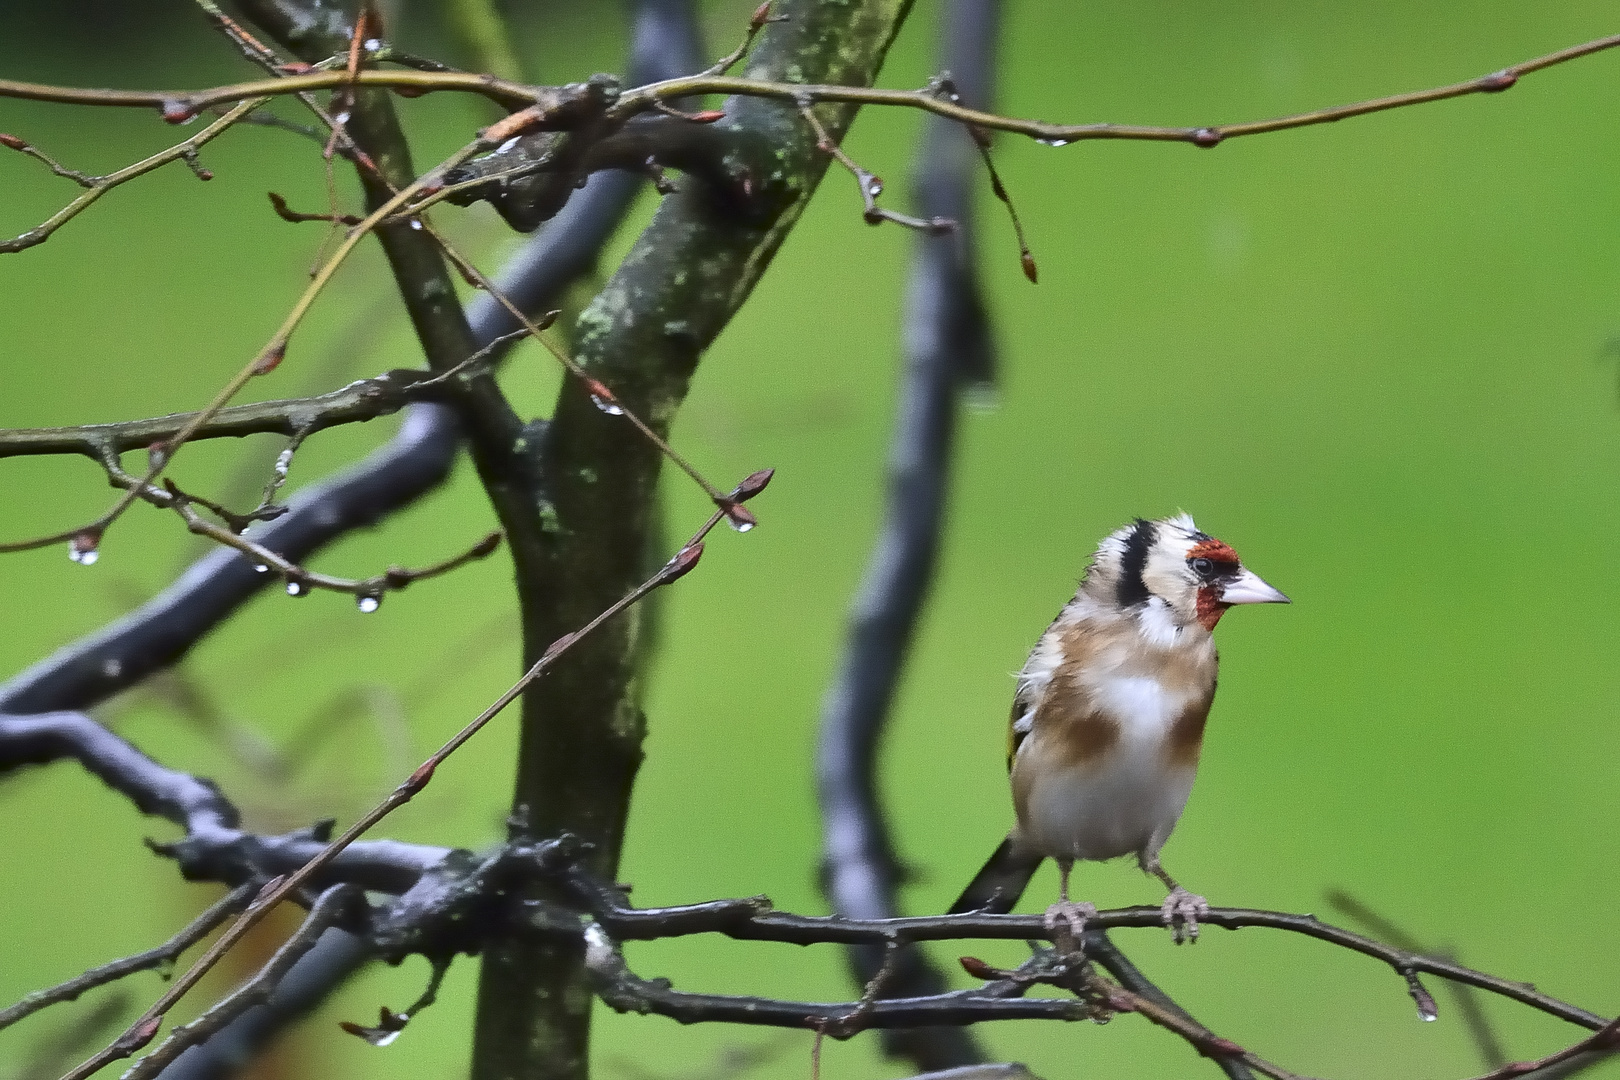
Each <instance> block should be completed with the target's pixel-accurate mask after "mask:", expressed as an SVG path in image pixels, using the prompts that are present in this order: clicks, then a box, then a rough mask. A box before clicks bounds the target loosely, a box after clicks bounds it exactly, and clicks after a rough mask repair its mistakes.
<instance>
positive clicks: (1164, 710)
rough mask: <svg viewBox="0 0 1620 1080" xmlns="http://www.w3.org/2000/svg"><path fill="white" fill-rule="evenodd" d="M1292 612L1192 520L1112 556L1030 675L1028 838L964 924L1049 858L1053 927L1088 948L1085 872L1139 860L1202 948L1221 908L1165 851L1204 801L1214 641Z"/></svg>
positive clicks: (1021, 685) (1012, 893)
mask: <svg viewBox="0 0 1620 1080" xmlns="http://www.w3.org/2000/svg"><path fill="white" fill-rule="evenodd" d="M1286 603H1288V597H1286V596H1284V595H1283V594H1282V593H1280V592H1278V591H1277V590H1276V589H1274V588H1272V587H1271V586H1270V585H1267V584H1266V583H1265V582H1264V581H1261V580H1260V578H1259V577H1257V576H1256V575H1255V574H1254V572H1253V571H1251V570H1248V569H1246V568H1245V567H1244V565H1243V564H1242V563H1241V562H1240V561H1239V560H1238V557H1237V552H1235V551H1233V550H1232V549H1231V548H1230V547H1228V546H1227V545H1226V544H1224V543H1222V542H1221V541H1219V540H1216V539H1215V538H1214V537H1212V536H1209V535H1208V534H1206V533H1203V532H1200V531H1199V529H1198V526H1197V525H1195V524H1193V520H1192V518H1190V517H1188V516H1187V515H1186V514H1178V515H1176V516H1175V517H1170V518H1165V519H1163V520H1160V521H1143V520H1140V519H1138V520H1137V521H1135V522H1133V523H1132V524H1130V525H1127V526H1125V527H1124V528H1122V529H1120V530H1118V531H1117V532H1114V533H1113V534H1111V535H1110V536H1108V537H1107V538H1106V539H1105V540H1103V542H1102V544H1101V545H1100V546H1099V547H1098V548H1097V554H1096V555H1095V556H1093V558H1092V563H1091V566H1090V567H1089V568H1088V569H1087V570H1086V574H1085V577H1084V579H1083V580H1082V581H1081V582H1080V588H1079V589H1078V590H1077V591H1076V592H1075V594H1074V599H1072V600H1070V601H1069V602H1068V604H1066V605H1065V606H1064V608H1063V610H1062V611H1061V612H1059V613H1058V617H1057V618H1056V619H1055V620H1053V622H1052V625H1051V626H1050V627H1048V628H1047V631H1046V633H1045V634H1043V635H1041V640H1040V641H1039V642H1037V643H1036V645H1035V649H1034V651H1033V652H1031V653H1030V654H1029V660H1028V661H1026V662H1025V664H1024V669H1023V671H1021V672H1019V675H1018V691H1017V693H1016V695H1015V696H1014V697H1013V706H1012V716H1011V717H1010V719H1009V721H1008V728H1007V771H1008V775H1009V777H1010V779H1011V781H1012V796H1013V808H1014V810H1016V812H1017V815H1018V825H1017V827H1016V828H1015V829H1013V831H1012V832H1011V833H1010V834H1009V835H1008V836H1007V839H1006V840H1004V841H1002V844H1001V846H1000V847H999V848H997V849H996V852H995V854H993V855H991V856H990V860H989V861H988V862H986V863H985V865H984V868H983V869H981V870H980V871H979V872H978V874H977V875H975V876H974V878H973V880H972V881H971V882H970V883H969V884H968V887H967V889H966V890H965V891H964V892H963V893H962V895H961V897H960V898H959V899H958V900H957V901H956V903H955V904H954V905H953V906H952V907H951V912H952V914H958V913H961V912H967V911H994V912H1005V911H1009V910H1011V909H1012V906H1013V905H1014V904H1016V903H1017V902H1018V898H1019V896H1021V895H1022V894H1023V891H1024V888H1025V887H1026V886H1027V885H1028V884H1029V879H1030V878H1031V876H1033V875H1034V873H1035V870H1036V868H1037V867H1038V866H1039V865H1040V864H1041V860H1043V859H1045V858H1048V857H1050V858H1053V859H1056V860H1057V864H1058V872H1059V874H1060V882H1061V884H1060V886H1059V893H1058V902H1057V903H1055V904H1053V905H1052V906H1051V907H1050V908H1049V909H1047V912H1046V923H1047V927H1048V929H1050V930H1059V929H1064V928H1066V929H1067V930H1068V931H1069V932H1070V933H1071V934H1072V935H1073V936H1074V940H1075V941H1076V942H1078V941H1079V939H1080V934H1081V933H1082V931H1083V930H1084V927H1085V920H1086V919H1087V918H1089V917H1090V916H1093V915H1095V914H1096V913H1097V909H1096V908H1095V907H1093V906H1092V905H1091V904H1087V903H1076V902H1074V901H1072V900H1070V899H1069V872H1070V870H1071V869H1072V868H1073V866H1074V863H1075V861H1076V860H1077V859H1084V860H1102V859H1113V858H1118V857H1119V856H1121V855H1135V856H1136V859H1137V862H1138V864H1139V865H1140V866H1141V867H1142V870H1143V871H1144V872H1146V873H1149V874H1153V875H1155V876H1156V877H1158V878H1159V880H1160V881H1162V882H1164V884H1165V887H1166V888H1167V889H1169V890H1170V894H1169V896H1167V897H1166V898H1165V901H1164V921H1165V924H1166V925H1167V926H1169V927H1171V929H1172V931H1173V932H1174V934H1175V940H1176V941H1177V942H1178V943H1179V942H1180V941H1182V940H1183V938H1184V937H1185V938H1186V939H1196V938H1197V937H1198V917H1199V916H1200V915H1207V914H1208V913H1209V904H1208V903H1207V902H1206V901H1205V900H1204V898H1203V897H1202V896H1198V895H1196V894H1194V893H1190V892H1188V891H1187V890H1186V889H1183V888H1182V887H1181V886H1180V885H1178V884H1176V882H1175V881H1174V880H1173V879H1172V878H1171V877H1170V875H1169V874H1167V873H1165V870H1164V867H1162V866H1160V865H1159V849H1160V848H1162V847H1163V846H1164V842H1165V841H1166V840H1168V839H1169V838H1170V831H1171V830H1172V829H1174V828H1175V827H1176V821H1177V820H1178V819H1180V817H1181V811H1182V808H1183V807H1184V806H1185V805H1186V804H1187V795H1188V794H1189V793H1190V792H1191V791H1192V784H1193V775H1194V773H1195V772H1196V771H1197V768H1198V753H1199V749H1200V747H1201V746H1202V745H1203V739H1204V720H1205V718H1206V717H1208V715H1209V706H1210V702H1212V701H1213V700H1214V698H1215V675H1216V665H1217V657H1216V653H1215V640H1214V638H1213V637H1212V636H1211V634H1212V631H1214V629H1215V624H1216V623H1217V622H1219V621H1220V618H1221V616H1222V615H1223V614H1224V613H1225V612H1226V609H1227V608H1229V607H1232V606H1233V605H1235V604H1286Z"/></svg>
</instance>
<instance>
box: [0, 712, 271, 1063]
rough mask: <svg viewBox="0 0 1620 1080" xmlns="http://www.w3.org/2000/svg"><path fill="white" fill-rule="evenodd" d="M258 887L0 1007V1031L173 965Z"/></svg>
mask: <svg viewBox="0 0 1620 1080" xmlns="http://www.w3.org/2000/svg"><path fill="white" fill-rule="evenodd" d="M4 723H5V718H3V717H0V749H4V745H5V744H4V741H3V740H4V738H5V735H4V731H5V728H4V726H3V725H4ZM257 891H258V887H257V886H256V885H252V884H248V885H240V886H238V887H237V888H235V889H233V890H232V891H231V892H229V893H227V894H226V895H225V896H223V897H221V898H220V899H219V900H216V901H215V902H214V903H213V904H212V905H211V906H210V907H209V908H208V909H207V910H206V911H204V912H203V913H202V914H200V915H198V916H197V917H196V918H195V919H193V920H191V922H190V923H188V924H187V925H186V926H185V928H183V929H182V930H181V931H180V932H179V933H177V934H175V935H174V936H173V937H172V938H170V939H169V940H168V941H165V942H164V943H163V944H162V945H159V946H157V947H156V948H153V949H148V950H146V951H145V952H141V953H136V954H135V955H134V956H126V957H123V958H121V959H118V960H114V961H112V962H110V963H106V964H102V965H101V966H100V967H94V968H91V969H90V970H89V971H86V972H85V973H84V974H83V975H78V976H75V977H74V978H71V979H68V980H66V981H64V982H61V983H58V984H57V985H55V986H51V987H47V988H46V989H44V990H36V991H34V992H33V993H32V994H29V995H28V996H26V997H24V998H23V999H22V1000H21V1001H19V1002H17V1004H15V1005H13V1006H11V1007H10V1008H6V1009H0V1031H4V1030H5V1029H6V1028H8V1027H10V1026H11V1025H12V1024H15V1023H16V1022H17V1021H19V1020H22V1019H24V1018H25V1017H28V1016H32V1015H33V1014H34V1013H36V1012H38V1011H39V1010H41V1009H44V1008H47V1007H49V1006H51V1005H57V1004H60V1003H61V1002H64V1001H77V1000H78V998H79V995H80V994H83V993H85V992H87V991H90V990H94V989H96V988H97V987H99V986H106V985H107V984H108V983H110V982H116V981H118V980H119V979H122V978H124V977H125V976H126V975H133V974H135V973H136V972H137V971H151V970H153V969H154V968H162V967H166V966H169V965H172V964H173V963H174V961H175V960H176V958H178V957H179V956H180V954H181V953H183V952H185V951H186V950H187V949H189V948H191V947H192V946H193V945H195V944H197V942H199V941H201V940H202V939H203V938H205V937H207V936H208V935H209V934H211V933H213V932H214V930H215V929H216V928H217V927H218V926H219V924H220V923H222V922H224V921H225V920H226V919H228V918H230V917H231V916H232V915H235V914H236V913H237V912H239V911H241V910H242V909H243V908H245V907H247V905H248V901H249V900H252V899H253V894H254V893H255V892H257Z"/></svg>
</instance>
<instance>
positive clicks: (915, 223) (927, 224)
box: [797, 96, 956, 234]
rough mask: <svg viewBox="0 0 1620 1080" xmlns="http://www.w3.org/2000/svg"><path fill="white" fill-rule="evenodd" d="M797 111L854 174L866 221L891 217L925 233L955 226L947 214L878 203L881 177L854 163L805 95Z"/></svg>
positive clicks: (821, 144)
mask: <svg viewBox="0 0 1620 1080" xmlns="http://www.w3.org/2000/svg"><path fill="white" fill-rule="evenodd" d="M797 104H798V106H799V115H800V116H802V117H804V122H805V123H807V124H809V125H810V130H811V131H814V132H815V133H816V145H817V146H818V147H819V148H820V149H821V152H822V153H824V154H830V155H832V158H833V160H834V161H836V162H838V164H840V165H842V166H843V167H844V168H845V169H848V170H849V173H850V175H851V176H853V177H855V185H856V187H858V188H860V190H861V201H862V203H864V204H865V209H864V210H863V211H862V214H861V216H862V217H863V218H865V219H866V223H867V224H868V225H877V224H879V223H880V222H884V221H892V222H894V223H895V224H896V225H903V226H905V227H906V228H908V229H917V230H919V231H920V232H925V233H935V234H937V233H945V232H950V231H951V230H952V229H954V228H956V222H955V221H953V220H951V219H950V218H947V217H931V218H919V217H912V216H911V215H910V214H902V213H900V212H899V211H896V210H890V209H888V208H887V207H882V206H879V205H878V204H877V197H878V196H879V195H881V194H883V180H882V178H881V177H879V176H876V175H875V174H873V173H871V172H868V171H867V170H866V169H864V168H862V167H861V166H860V165H859V164H857V163H856V161H855V159H854V158H852V157H850V156H849V155H848V154H847V153H845V152H844V148H843V147H841V146H839V145H838V144H837V143H836V142H834V141H833V138H832V136H831V135H829V134H828V133H827V129H826V128H825V127H824V126H823V125H822V123H821V121H820V120H818V119H816V110H815V107H814V102H813V101H811V100H810V98H809V97H808V96H806V97H804V98H801V99H800V100H799V101H798V102H797Z"/></svg>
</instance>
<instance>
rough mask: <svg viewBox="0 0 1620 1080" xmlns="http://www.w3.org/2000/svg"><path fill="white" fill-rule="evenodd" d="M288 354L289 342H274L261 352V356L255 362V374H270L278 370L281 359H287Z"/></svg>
mask: <svg viewBox="0 0 1620 1080" xmlns="http://www.w3.org/2000/svg"><path fill="white" fill-rule="evenodd" d="M286 356H287V343H286V342H285V341H277V342H274V343H272V344H271V345H270V347H269V348H267V349H265V350H264V352H262V353H260V354H259V358H258V359H257V360H255V361H254V362H253V374H255V375H268V374H270V373H271V372H272V371H274V370H276V368H278V367H280V366H281V361H282V360H283V359H285V358H286Z"/></svg>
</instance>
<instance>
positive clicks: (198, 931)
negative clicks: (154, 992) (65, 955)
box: [0, 885, 258, 1031]
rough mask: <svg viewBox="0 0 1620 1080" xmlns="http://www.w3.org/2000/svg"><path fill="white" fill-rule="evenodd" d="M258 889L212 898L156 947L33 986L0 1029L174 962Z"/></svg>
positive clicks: (5, 1013)
mask: <svg viewBox="0 0 1620 1080" xmlns="http://www.w3.org/2000/svg"><path fill="white" fill-rule="evenodd" d="M257 891H258V886H256V885H242V886H240V887H238V888H236V889H234V890H232V891H231V892H229V893H227V894H226V895H225V896H223V897H221V898H220V899H219V900H217V901H215V902H214V904H213V905H211V906H210V907H209V908H208V909H207V910H206V911H204V912H203V913H202V914H200V915H198V916H197V917H196V918H195V919H193V920H191V922H190V923H188V924H187V925H186V927H185V928H184V929H183V930H181V931H180V932H179V933H178V934H175V935H174V937H172V938H170V939H169V940H168V941H165V942H164V943H163V944H161V945H159V946H157V947H156V948H153V949H148V950H146V951H145V952H142V953H136V954H135V955H134V956H125V957H122V958H121V959H118V960H113V961H111V962H110V963H106V964H102V965H101V966H100V967H94V968H91V969H90V970H89V971H86V972H85V973H84V974H83V975H77V976H75V977H74V978H71V979H68V980H66V981H64V982H61V983H58V984H57V985H55V986H51V987H47V988H46V989H44V990H35V991H34V992H33V993H31V994H29V995H28V996H27V997H24V998H23V999H22V1000H21V1001H19V1002H17V1004H15V1005H13V1006H11V1007H10V1008H6V1009H0V1031H3V1030H5V1029H6V1028H8V1027H10V1026H11V1025H12V1024H15V1023H16V1022H17V1021H19V1020H21V1019H23V1018H24V1017H26V1016H31V1015H32V1014H34V1013H36V1012H38V1011H39V1010H41V1009H43V1008H46V1007H47V1006H50V1005H56V1004H58V1003H60V1002H64V1001H76V1000H78V997H79V995H80V994H83V993H85V992H86V991H88V990H94V989H95V988H96V987H98V986H106V985H107V984H108V983H110V982H116V981H117V980H119V979H122V978H123V977H124V976H126V975H133V974H134V973H135V972H137V971H151V970H152V969H154V968H162V967H165V966H167V965H171V964H173V963H174V961H175V959H176V958H177V957H179V955H180V954H181V953H183V952H185V951H186V950H187V949H189V948H191V947H192V946H193V945H195V944H197V942H199V941H201V940H202V939H203V938H205V937H207V936H208V935H209V934H211V933H213V932H214V929H215V927H217V926H219V924H220V923H222V922H224V921H225V920H226V919H228V918H230V917H231V916H232V915H235V914H236V913H237V912H239V911H241V910H242V909H243V908H245V907H247V904H248V901H249V900H252V899H253V894H254V893H255V892H257Z"/></svg>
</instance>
